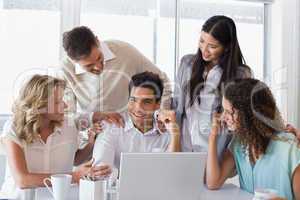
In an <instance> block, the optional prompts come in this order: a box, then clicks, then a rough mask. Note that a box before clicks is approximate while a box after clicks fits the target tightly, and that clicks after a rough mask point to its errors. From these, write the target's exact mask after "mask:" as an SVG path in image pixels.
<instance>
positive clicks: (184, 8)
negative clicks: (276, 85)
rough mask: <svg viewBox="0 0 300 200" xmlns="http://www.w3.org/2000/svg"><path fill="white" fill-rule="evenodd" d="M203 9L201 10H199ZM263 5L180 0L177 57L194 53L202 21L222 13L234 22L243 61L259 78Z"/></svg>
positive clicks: (210, 0) (261, 72)
mask: <svg viewBox="0 0 300 200" xmlns="http://www.w3.org/2000/svg"><path fill="white" fill-rule="evenodd" d="M203 8H205V9H203ZM263 8H264V7H263V4H262V3H246V2H237V1H232V0H231V1H229V0H228V1H222V2H220V1H217V0H215V1H214V0H182V4H181V11H180V13H181V19H180V20H181V21H180V40H179V42H180V43H179V55H180V58H181V57H182V56H184V55H185V54H191V53H192V54H194V53H196V52H197V48H198V41H199V37H200V32H201V28H202V25H203V23H204V22H205V21H206V20H207V19H208V18H210V17H211V16H213V15H226V16H229V17H231V18H233V20H234V21H235V23H236V26H237V36H238V40H239V43H240V46H241V50H242V53H243V55H244V58H245V60H246V63H247V64H248V65H249V66H250V67H251V69H252V70H253V72H254V76H255V77H256V78H259V79H262V78H263V35H264V26H263V15H264V13H263V10H264V9H263Z"/></svg>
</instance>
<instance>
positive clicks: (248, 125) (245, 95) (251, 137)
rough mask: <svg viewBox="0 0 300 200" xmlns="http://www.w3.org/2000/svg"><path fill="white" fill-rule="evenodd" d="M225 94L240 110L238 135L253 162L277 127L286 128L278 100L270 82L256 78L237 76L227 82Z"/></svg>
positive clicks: (264, 150) (264, 149)
mask: <svg viewBox="0 0 300 200" xmlns="http://www.w3.org/2000/svg"><path fill="white" fill-rule="evenodd" d="M224 97H225V99H226V100H228V101H229V102H230V103H231V104H232V107H233V108H234V109H235V110H236V111H237V113H238V122H239V128H238V130H236V131H235V132H236V136H237V138H238V140H239V142H240V143H241V144H242V146H243V149H244V150H245V152H247V153H248V155H249V158H250V161H251V162H254V160H255V159H258V157H259V155H261V154H265V153H266V149H267V147H268V145H269V143H270V140H271V138H273V137H274V136H275V135H274V134H275V133H276V132H277V131H282V130H283V129H284V123H283V120H282V118H281V114H280V112H279V110H278V108H277V106H276V101H275V99H274V97H273V95H272V92H271V90H270V89H269V88H268V87H267V85H266V84H265V83H263V82H261V81H259V80H256V79H250V78H249V79H238V80H235V81H233V82H230V83H229V84H227V85H226V87H225V91H224Z"/></svg>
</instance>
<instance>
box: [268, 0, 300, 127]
mask: <svg viewBox="0 0 300 200" xmlns="http://www.w3.org/2000/svg"><path fill="white" fill-rule="evenodd" d="M270 11H271V18H270V21H271V24H270V29H271V34H270V35H269V37H270V52H271V53H270V66H271V70H270V71H271V73H272V74H271V76H272V82H271V83H272V85H271V86H272V90H273V92H274V94H275V96H276V99H277V103H278V105H279V107H280V110H281V112H282V113H283V117H284V119H285V120H286V121H287V122H289V123H292V124H294V125H296V126H298V127H300V107H299V102H300V101H299V100H300V98H299V97H300V96H299V89H300V81H299V79H300V78H299V74H300V66H299V64H300V62H299V57H300V49H299V46H300V40H299V37H300V28H299V27H300V16H299V12H300V2H299V0H274V3H273V4H272V5H271V9H270Z"/></svg>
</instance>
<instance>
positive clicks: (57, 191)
mask: <svg viewBox="0 0 300 200" xmlns="http://www.w3.org/2000/svg"><path fill="white" fill-rule="evenodd" d="M47 181H49V182H50V183H51V185H52V190H53V191H52V190H51V189H50V186H49V185H48V184H47ZM71 181H72V176H71V175H69V174H56V175H52V176H51V178H45V179H44V181H43V182H44V185H45V186H46V187H47V189H48V190H49V192H50V193H51V194H52V196H53V198H54V199H55V200H65V199H66V197H67V195H68V192H69V189H70V186H71Z"/></svg>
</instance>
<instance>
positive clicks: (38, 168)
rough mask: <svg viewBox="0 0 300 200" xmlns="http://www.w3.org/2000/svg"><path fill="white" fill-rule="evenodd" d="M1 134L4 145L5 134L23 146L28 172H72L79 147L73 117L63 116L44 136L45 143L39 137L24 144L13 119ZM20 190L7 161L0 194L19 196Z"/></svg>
mask: <svg viewBox="0 0 300 200" xmlns="http://www.w3.org/2000/svg"><path fill="white" fill-rule="evenodd" d="M0 138H1V139H0V141H1V144H0V145H3V142H2V141H3V139H4V138H8V139H10V140H12V141H13V142H15V143H17V144H18V145H19V146H20V147H21V148H22V149H23V151H24V155H25V160H26V165H27V169H28V171H29V172H30V173H50V174H58V173H70V172H72V169H73V163H74V158H75V153H76V151H77V150H78V148H79V135H78V131H77V129H76V126H75V122H74V120H72V119H70V118H65V120H64V122H63V124H62V126H61V127H57V128H55V129H54V131H53V133H52V134H51V135H50V136H49V137H48V138H47V141H46V143H45V142H44V141H43V140H42V139H41V138H39V139H37V140H35V141H34V142H33V143H31V144H26V143H25V141H23V140H20V139H19V138H18V137H17V135H16V133H15V131H14V126H13V124H12V119H10V120H8V121H7V122H6V124H5V126H4V130H3V133H2V135H1V137H0ZM4 151H5V149H4ZM19 193H20V192H19V189H18V188H17V186H16V184H15V182H14V179H13V177H12V175H11V172H10V170H9V166H8V165H7V167H6V175H5V181H4V183H3V185H2V189H1V191H0V197H2V196H3V197H5V198H18V196H19Z"/></svg>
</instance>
